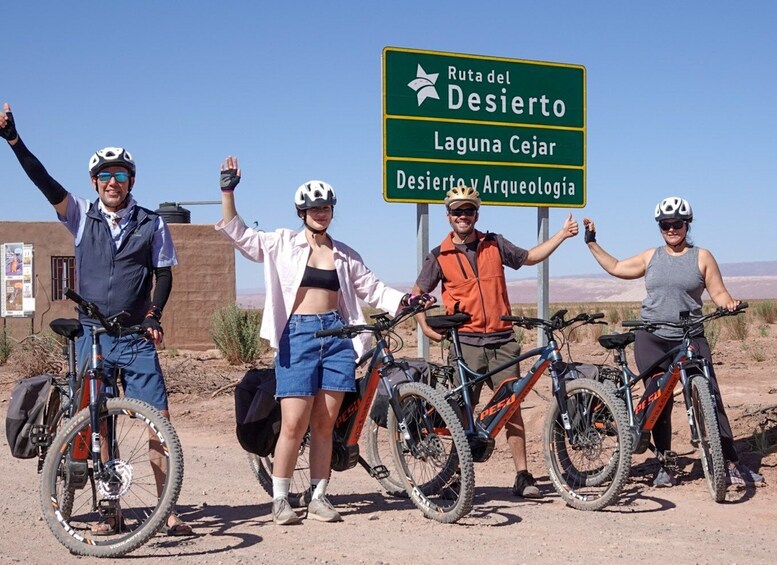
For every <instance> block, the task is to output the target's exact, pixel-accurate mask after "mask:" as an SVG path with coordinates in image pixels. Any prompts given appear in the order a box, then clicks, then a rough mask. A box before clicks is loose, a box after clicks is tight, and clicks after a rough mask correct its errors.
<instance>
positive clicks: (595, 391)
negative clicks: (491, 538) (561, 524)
mask: <svg viewBox="0 0 777 565" xmlns="http://www.w3.org/2000/svg"><path fill="white" fill-rule="evenodd" d="M566 402H567V411H568V414H569V421H570V425H571V430H569V431H567V430H566V429H565V428H564V423H563V421H562V417H561V411H560V410H559V407H558V402H557V401H556V400H555V399H554V400H553V403H552V406H551V408H550V410H549V411H548V414H547V416H546V418H545V430H544V437H543V441H544V452H545V464H546V466H547V469H548V475H549V476H550V480H551V482H552V483H553V487H554V488H555V489H556V491H557V492H558V493H559V495H560V496H561V498H563V499H564V501H565V502H566V503H567V504H568V505H569V506H572V507H573V508H577V509H579V510H600V509H602V508H604V507H605V506H607V505H608V504H610V503H612V502H613V501H614V500H615V499H616V498H617V497H618V496H619V495H620V492H621V490H623V486H624V485H625V483H626V480H627V479H628V476H629V469H630V467H631V433H630V432H629V417H628V415H627V413H626V407H625V406H624V404H623V402H621V401H620V400H618V399H617V398H616V397H615V396H614V395H613V394H612V392H611V391H609V390H608V389H607V387H605V386H603V385H602V384H601V383H598V382H596V381H593V380H590V379H577V380H574V381H568V382H567V383H566Z"/></svg>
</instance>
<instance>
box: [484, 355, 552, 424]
mask: <svg viewBox="0 0 777 565" xmlns="http://www.w3.org/2000/svg"><path fill="white" fill-rule="evenodd" d="M549 366H550V361H549V360H546V361H543V362H542V364H540V366H539V367H537V370H536V371H534V374H533V375H532V376H531V379H529V382H527V383H526V385H525V386H524V387H523V391H521V394H520V396H518V395H516V394H515V393H513V394H511V395H510V396H508V397H507V398H505V399H504V400H502V401H500V402H497V403H496V404H494V405H493V406H489V407H488V408H487V409H486V410H483V411H482V412H481V413H480V414H479V415H478V421H480V422H482V421H483V420H484V419H485V418H487V417H489V416H490V415H492V414H496V413H497V412H499V411H500V410H502V408H504V407H505V406H508V405H509V406H510V407H509V408H508V409H507V412H505V414H504V416H502V417H501V418H500V419H499V421H498V422H497V424H496V426H494V429H493V430H491V434H490V435H491V437H493V438H495V437H496V436H497V435H499V432H501V431H502V428H503V427H504V426H505V424H506V423H507V422H509V421H510V418H512V417H513V414H515V411H516V410H518V407H519V406H520V405H521V402H523V399H524V398H526V395H527V394H529V391H531V389H532V388H533V387H534V383H536V382H537V380H538V379H539V378H540V377H541V376H542V374H543V373H544V372H545V369H547V368H548V367H549ZM517 380H518V377H513V378H512V379H507V380H506V381H504V382H515V381H517Z"/></svg>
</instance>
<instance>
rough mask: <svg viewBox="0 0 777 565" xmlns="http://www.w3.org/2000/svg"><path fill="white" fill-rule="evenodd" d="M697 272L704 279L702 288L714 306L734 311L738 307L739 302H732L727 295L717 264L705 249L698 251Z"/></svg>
mask: <svg viewBox="0 0 777 565" xmlns="http://www.w3.org/2000/svg"><path fill="white" fill-rule="evenodd" d="M699 270H700V271H701V274H702V276H703V277H704V286H705V287H706V289H707V292H708V293H709V295H710V298H711V299H712V301H713V302H714V303H715V305H716V306H721V307H723V308H726V309H728V310H734V309H735V308H736V307H737V306H738V305H739V300H734V299H733V298H732V297H731V295H730V294H729V292H728V290H727V289H726V285H725V284H724V283H723V275H721V274H720V267H719V266H718V262H717V261H715V257H713V256H712V253H710V252H709V251H707V250H706V249H699Z"/></svg>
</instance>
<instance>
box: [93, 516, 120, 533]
mask: <svg viewBox="0 0 777 565" xmlns="http://www.w3.org/2000/svg"><path fill="white" fill-rule="evenodd" d="M126 529H127V527H126V525H125V524H124V518H121V519H119V520H117V519H116V518H113V517H108V518H106V519H105V521H103V522H97V523H96V524H92V527H91V528H90V531H91V532H92V535H93V536H115V535H116V534H119V533H121V532H123V531H125V530H126Z"/></svg>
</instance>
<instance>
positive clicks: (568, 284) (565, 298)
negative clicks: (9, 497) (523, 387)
mask: <svg viewBox="0 0 777 565" xmlns="http://www.w3.org/2000/svg"><path fill="white" fill-rule="evenodd" d="M720 270H721V272H722V273H723V279H724V282H725V283H726V288H728V291H729V292H730V293H731V294H732V296H734V297H735V298H738V299H742V300H745V299H764V298H775V299H777V261H760V262H751V263H722V264H721V265H720ZM391 286H393V287H394V288H396V289H399V290H404V291H409V290H410V288H411V287H412V286H413V283H412V282H411V283H407V282H405V283H391ZM507 288H508V293H509V295H510V302H511V303H513V304H533V303H536V302H537V279H536V278H534V277H532V278H526V279H516V280H512V281H508V283H507ZM438 292H439V289H438ZM644 297H645V282H644V280H643V279H637V280H633V281H624V280H621V279H616V278H614V277H611V276H610V275H608V274H607V273H597V274H589V275H578V276H574V275H572V276H564V277H553V276H551V278H550V301H551V302H555V303H559V302H640V301H641V300H642V299H643V298H644ZM237 301H238V304H239V305H240V306H242V307H244V308H261V307H262V306H264V291H263V290H262V289H241V290H238V291H237Z"/></svg>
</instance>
